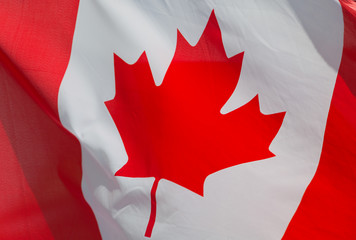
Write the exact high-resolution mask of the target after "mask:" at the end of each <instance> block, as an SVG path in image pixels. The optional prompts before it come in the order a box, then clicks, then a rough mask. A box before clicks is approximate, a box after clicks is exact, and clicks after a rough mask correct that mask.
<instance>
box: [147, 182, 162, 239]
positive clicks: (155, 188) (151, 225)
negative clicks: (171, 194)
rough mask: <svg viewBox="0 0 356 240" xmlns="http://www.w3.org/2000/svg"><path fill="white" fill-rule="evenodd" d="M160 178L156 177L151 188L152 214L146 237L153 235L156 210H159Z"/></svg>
mask: <svg viewBox="0 0 356 240" xmlns="http://www.w3.org/2000/svg"><path fill="white" fill-rule="evenodd" d="M158 182H159V179H157V178H155V181H154V182H153V185H152V188H151V214H150V220H149V221H148V224H147V228H146V233H145V237H148V238H150V237H151V235H152V230H153V226H154V225H155V221H156V212H157V202H156V191H157V186H158Z"/></svg>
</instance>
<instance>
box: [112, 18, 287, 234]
mask: <svg viewBox="0 0 356 240" xmlns="http://www.w3.org/2000/svg"><path fill="white" fill-rule="evenodd" d="M243 55H244V53H243V52H242V53H240V54H237V55H235V56H233V57H231V58H228V57H227V56H226V53H225V50H224V46H223V42H222V37H221V32H220V28H219V25H218V22H217V19H216V17H215V14H214V11H213V12H212V14H211V16H210V18H209V21H208V23H207V26H206V28H205V30H204V32H203V34H202V36H201V38H200V39H199V41H198V43H197V44H196V46H191V45H190V44H189V43H188V42H187V41H186V40H185V38H184V37H183V36H182V34H181V33H180V32H179V31H178V34H177V47H176V52H175V55H174V57H173V59H172V62H171V64H170V66H169V68H168V70H167V73H166V75H165V78H164V81H163V83H162V85H161V86H159V87H157V86H156V85H155V83H154V80H153V76H152V73H151V69H150V67H149V64H148V60H147V57H146V53H145V52H144V53H143V54H142V55H141V57H140V58H139V59H138V60H137V62H136V63H134V64H132V65H130V64H127V63H126V62H124V61H123V60H122V59H121V58H119V57H118V56H117V55H115V54H114V68H115V79H116V95H115V98H114V99H113V100H110V101H107V102H105V104H106V106H107V108H108V110H109V112H110V114H111V116H112V118H113V120H114V122H115V124H116V126H117V129H118V131H119V133H120V135H121V137H122V139H123V143H124V146H125V149H126V151H127V154H128V158H129V159H128V162H127V163H126V164H125V165H124V166H123V167H122V168H121V169H119V170H118V171H117V172H116V174H115V175H116V176H123V177H133V178H143V177H154V178H155V181H154V184H153V186H152V190H151V215H150V220H149V223H148V226H147V230H146V233H145V236H146V237H150V236H151V233H152V229H153V225H154V222H155V216H156V197H155V194H156V189H157V186H158V182H159V181H160V180H161V179H166V180H169V181H172V182H174V183H176V184H179V185H180V186H183V187H185V188H187V189H189V190H190V191H192V192H194V193H196V194H199V195H201V196H203V195H204V189H203V188H204V182H205V179H206V178H207V176H209V175H210V174H212V173H214V172H217V171H220V170H222V169H225V168H228V167H232V166H235V165H238V164H242V163H246V162H251V161H257V160H261V159H266V158H269V157H273V156H274V154H273V153H271V152H270V151H269V146H270V144H271V142H272V140H273V139H274V137H275V136H276V134H277V132H278V130H279V128H280V127H281V124H282V122H283V118H284V115H285V113H284V112H283V113H277V114H271V115H264V114H262V113H261V112H260V107H259V101H258V96H256V97H255V98H254V99H252V100H251V101H250V102H249V103H247V104H245V105H244V106H242V107H240V108H238V109H236V110H234V111H232V112H230V113H227V114H221V113H220V110H221V108H222V107H223V106H224V104H225V103H226V102H227V100H228V99H229V97H230V96H231V94H232V93H233V91H234V89H235V88H236V85H237V82H238V79H239V76H240V71H241V66H242V61H243Z"/></svg>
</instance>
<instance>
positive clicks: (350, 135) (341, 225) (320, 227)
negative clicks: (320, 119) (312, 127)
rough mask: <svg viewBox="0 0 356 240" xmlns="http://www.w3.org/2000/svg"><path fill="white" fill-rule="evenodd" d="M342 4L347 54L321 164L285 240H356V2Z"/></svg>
mask: <svg viewBox="0 0 356 240" xmlns="http://www.w3.org/2000/svg"><path fill="white" fill-rule="evenodd" d="M340 2H341V5H342V8H343V13H344V24H345V27H344V29H345V33H344V50H343V55H342V60H341V65H340V69H339V75H338V78H337V80H336V86H335V89H334V94H333V98H332V101H331V106H330V111H329V116H328V120H327V125H326V130H325V136H324V145H323V149H322V154H321V158H320V163H319V166H318V169H317V172H316V174H315V176H314V178H313V180H312V182H311V183H310V185H309V186H308V188H307V190H306V192H305V194H304V196H303V199H302V201H301V203H300V205H299V207H298V209H297V212H296V213H295V215H294V217H293V219H292V221H291V222H290V224H289V226H288V228H287V231H286V233H285V235H284V237H283V239H323V240H327V239H356V228H355V226H356V3H354V2H353V1H348V0H341V1H340Z"/></svg>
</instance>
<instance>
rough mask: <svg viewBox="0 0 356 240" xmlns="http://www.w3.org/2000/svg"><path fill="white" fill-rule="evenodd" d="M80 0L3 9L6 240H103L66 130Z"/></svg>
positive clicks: (0, 229) (0, 87) (1, 221)
mask: <svg viewBox="0 0 356 240" xmlns="http://www.w3.org/2000/svg"><path fill="white" fill-rule="evenodd" d="M78 4H79V1H78V0H63V1H20V0H12V1H1V2H0V32H1V34H0V153H1V154H0V161H1V164H0V166H1V171H0V191H1V196H4V197H0V205H1V208H0V238H1V239H4V240H6V239H11V240H14V239H15V240H16V239H51V238H54V239H100V238H101V237H100V233H99V230H98V226H97V223H96V220H95V217H94V215H93V212H92V210H91V209H90V207H89V206H88V204H87V203H86V201H85V200H84V198H83V194H82V191H81V178H82V169H81V149H80V144H79V142H78V141H77V140H76V139H75V138H74V137H73V136H72V135H71V134H69V133H68V132H67V131H66V130H65V129H64V128H63V127H62V126H61V125H60V123H59V119H58V110H57V98H58V91H59V86H60V83H61V81H62V78H63V76H64V73H65V70H66V67H67V65H68V62H69V57H70V52H71V45H72V38H73V33H74V27H75V21H76V15H77V11H78Z"/></svg>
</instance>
